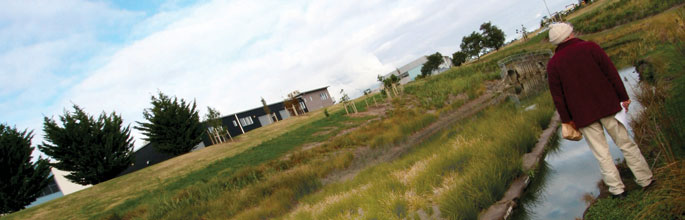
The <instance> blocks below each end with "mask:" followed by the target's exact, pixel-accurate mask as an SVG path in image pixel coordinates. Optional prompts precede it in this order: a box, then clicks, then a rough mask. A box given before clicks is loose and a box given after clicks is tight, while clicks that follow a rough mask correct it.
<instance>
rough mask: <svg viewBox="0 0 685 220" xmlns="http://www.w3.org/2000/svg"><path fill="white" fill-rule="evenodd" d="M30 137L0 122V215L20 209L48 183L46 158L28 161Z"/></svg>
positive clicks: (32, 199) (29, 157)
mask: <svg viewBox="0 0 685 220" xmlns="http://www.w3.org/2000/svg"><path fill="white" fill-rule="evenodd" d="M32 138H33V132H27V131H26V130H24V131H18V130H17V129H16V128H11V127H9V126H7V125H4V124H0V152H2V154H0V166H1V167H2V172H0V214H3V213H9V212H15V211H19V210H21V209H23V208H24V207H25V206H27V205H28V204H31V203H32V202H33V201H36V198H37V197H38V195H40V191H41V190H42V189H43V188H45V187H46V186H47V185H48V175H49V174H50V166H49V165H48V161H47V160H45V159H43V158H38V160H36V161H35V162H33V163H32V162H31V153H32V152H33V149H34V148H33V147H31V139H32Z"/></svg>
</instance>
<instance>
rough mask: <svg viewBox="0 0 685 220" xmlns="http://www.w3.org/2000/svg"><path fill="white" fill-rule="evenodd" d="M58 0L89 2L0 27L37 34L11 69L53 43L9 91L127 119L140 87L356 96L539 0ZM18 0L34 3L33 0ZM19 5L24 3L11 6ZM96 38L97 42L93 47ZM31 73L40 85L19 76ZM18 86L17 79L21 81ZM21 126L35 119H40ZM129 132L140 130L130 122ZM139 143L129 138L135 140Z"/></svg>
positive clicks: (188, 92) (208, 99)
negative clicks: (152, 1)
mask: <svg viewBox="0 0 685 220" xmlns="http://www.w3.org/2000/svg"><path fill="white" fill-rule="evenodd" d="M59 3H60V4H62V5H60V4H58V3H55V4H57V5H56V6H55V7H56V8H57V9H59V10H61V9H62V8H64V10H68V9H70V8H77V9H83V10H87V11H88V12H79V13H76V12H74V13H67V12H60V13H57V12H50V13H45V14H46V15H44V16H37V17H41V19H43V20H46V21H45V22H42V23H41V22H38V24H40V25H36V26H38V28H34V29H30V28H28V29H27V28H25V29H8V30H2V31H0V39H3V38H2V37H1V36H6V35H8V34H7V33H8V32H9V31H18V32H21V33H22V34H23V36H29V35H32V34H33V33H35V34H37V35H41V36H43V35H44V36H45V37H41V38H40V39H38V38H37V39H38V40H35V41H26V42H29V43H30V45H28V46H26V47H13V48H14V49H13V51H19V52H16V54H11V53H5V54H4V55H6V56H4V57H6V60H4V61H6V62H7V63H15V67H16V68H15V69H22V68H21V67H23V66H27V65H30V64H31V63H32V60H31V59H24V60H23V61H22V62H15V61H12V60H11V59H15V58H16V57H20V56H27V55H29V54H31V53H30V51H31V50H30V48H38V47H39V46H41V45H44V46H42V47H43V48H49V47H50V48H57V49H35V51H37V52H36V54H42V55H43V56H40V55H37V56H35V57H36V58H37V59H36V61H37V62H35V65H33V68H35V69H36V70H35V71H31V72H33V73H32V74H33V75H26V76H21V75H20V74H18V70H17V71H13V72H11V73H7V75H11V76H12V77H14V78H13V79H16V81H22V80H23V81H26V82H25V83H22V84H18V85H19V86H17V87H16V88H14V89H11V90H10V92H8V94H9V93H11V92H17V91H19V93H21V94H23V95H24V96H31V94H33V93H41V92H43V93H47V94H50V95H42V96H39V98H40V97H42V100H49V101H50V102H54V103H53V104H52V105H50V106H48V107H45V106H40V107H37V108H41V109H40V111H39V112H40V113H44V114H46V115H48V116H49V115H58V114H61V113H62V108H65V107H70V105H71V103H72V102H73V103H75V104H78V105H81V106H82V107H84V108H85V109H86V111H88V112H90V113H92V114H99V113H100V112H101V111H103V110H104V111H106V112H111V111H116V112H117V113H120V114H122V115H123V117H124V119H125V123H134V121H140V120H142V111H143V109H144V108H148V107H149V99H150V96H151V95H153V94H155V93H156V91H158V90H160V91H162V92H164V93H166V94H168V95H176V96H178V97H180V98H184V99H196V100H197V103H198V107H199V108H200V109H201V110H202V112H204V110H205V109H206V106H212V107H215V108H218V109H219V110H220V111H221V112H222V113H224V114H229V113H233V112H236V111H242V110H245V109H247V108H252V107H258V106H259V105H260V102H259V100H260V97H264V98H265V99H266V100H267V101H268V102H277V101H281V100H282V98H283V96H285V94H287V93H288V92H290V91H292V90H301V91H302V90H308V89H313V88H318V87H321V86H326V85H329V86H331V88H329V91H330V92H331V95H333V96H334V97H339V96H340V95H339V94H338V91H340V89H345V91H347V92H348V93H349V94H350V95H352V96H355V95H358V94H360V93H361V91H362V90H364V89H366V88H369V87H371V86H372V85H373V84H375V83H376V82H375V81H376V80H375V78H376V75H379V74H385V73H387V72H389V71H391V70H393V69H394V68H395V67H399V66H401V65H404V64H405V63H407V62H409V61H411V60H414V59H416V58H417V57H419V56H422V55H427V54H431V53H434V52H435V51H439V52H441V53H443V55H451V53H453V52H455V51H456V50H458V46H459V43H460V40H461V37H462V36H464V35H466V34H468V33H470V32H471V31H474V30H477V29H478V26H479V25H480V24H481V23H483V22H486V21H488V20H490V21H492V23H493V24H495V25H497V26H499V27H502V29H504V30H505V32H507V33H508V34H509V33H512V32H513V31H514V29H515V28H516V27H520V26H519V25H520V24H521V23H523V22H528V21H520V19H519V18H521V17H530V16H531V15H530V14H529V13H528V12H529V11H530V10H528V8H527V7H532V8H535V11H538V10H539V7H541V6H538V5H535V6H531V5H532V4H529V3H526V4H518V3H515V2H510V1H506V2H502V1H497V0H483V1H481V2H479V3H478V4H472V3H470V2H469V1H465V0H461V1H446V0H445V1H443V0H433V1H408V0H407V1H381V0H374V1H361V2H353V1H313V2H309V1H289V2H287V4H284V3H283V2H281V1H268V0H264V1H230V2H226V1H210V2H203V3H199V4H195V5H191V6H188V7H185V8H178V7H176V6H173V5H175V4H170V5H172V6H173V7H172V6H169V7H167V8H169V11H161V12H159V13H157V14H155V15H151V16H150V17H148V18H147V19H145V20H143V21H140V22H137V24H136V25H135V26H132V27H130V26H127V25H123V26H125V27H122V24H121V23H118V22H120V21H121V20H123V21H127V20H128V21H129V22H128V23H127V22H123V23H124V24H130V23H131V22H130V21H131V17H135V18H140V15H139V14H135V13H131V12H126V11H120V10H113V9H110V8H109V6H108V5H107V4H103V3H97V2H96V3H93V2H79V1H76V0H71V1H69V2H66V3H67V4H65V3H62V2H59ZM64 5H66V6H64ZM21 6H22V7H24V8H26V10H29V9H31V10H34V9H32V8H31V7H32V5H21ZM17 7H19V6H17ZM0 10H1V9H0ZM59 10H57V11H59ZM38 11H39V12H40V10H38ZM27 13H28V12H27ZM31 13H38V12H31ZM527 13H528V14H527ZM1 14H2V11H0V16H2V15H1ZM62 14H74V16H75V17H76V18H74V19H66V21H65V22H66V24H61V23H60V24H59V25H52V24H51V23H49V22H47V20H59V19H55V16H62ZM22 16H24V17H26V16H29V15H16V16H9V17H13V18H14V17H22ZM29 17H31V16H29ZM43 17H45V18H43ZM0 18H2V17H0ZM15 20H18V22H19V24H17V25H14V26H17V27H18V26H22V25H23V24H24V23H26V24H28V23H30V21H23V20H21V19H15ZM19 20H20V21H19ZM29 20H31V19H29ZM134 20H135V19H134ZM524 20H525V19H524ZM0 21H2V20H0ZM84 21H92V22H85V23H84ZM135 21H137V20H135ZM21 22H24V23H21ZM46 22H47V23H46ZM70 24H74V26H75V27H74V28H72V27H66V28H67V29H66V30H64V31H63V32H60V31H44V30H53V29H54V30H57V29H59V28H57V27H53V26H58V27H60V26H70ZM108 24H109V26H108ZM100 25H104V26H106V27H114V28H113V29H117V28H119V29H122V28H123V29H127V30H128V29H130V30H128V32H127V33H125V34H120V36H119V35H117V36H119V37H120V38H123V39H125V40H126V41H125V42H126V44H125V45H109V44H107V43H103V42H102V39H101V36H100V35H101V31H102V30H99V29H98V27H100ZM14 26H12V27H13V28H14ZM43 26H49V27H51V28H49V29H44V28H43ZM0 27H2V26H0ZM70 28H71V29H70ZM60 30H61V29H60ZM98 30H99V31H98ZM43 32H45V33H43ZM61 36H65V37H61ZM22 38H23V37H16V38H11V37H6V39H22ZM19 42H24V41H19ZM59 42H63V43H62V44H59ZM22 44H26V43H22ZM102 47H104V48H107V50H106V51H104V52H103V51H102V50H101V49H95V48H102ZM2 48H3V46H0V49H2ZM81 50H86V51H89V53H87V54H85V55H83V56H85V57H73V58H71V59H67V60H63V59H60V57H63V55H65V54H70V53H72V52H74V51H81ZM0 51H2V50H0ZM51 51H53V52H51ZM41 52H44V53H41ZM88 54H95V57H92V56H90V57H89V56H88ZM2 57H3V56H1V55H0V63H2V61H3V60H2V59H3V58H2ZM56 66H67V67H66V69H77V70H81V73H79V74H59V73H56V72H58V71H55V69H58V68H57V67H56ZM60 70H62V69H60ZM75 72H77V73H78V71H75ZM3 75H5V73H3ZM32 83H34V84H36V85H38V86H29V85H33V84H32ZM41 83H42V84H41ZM53 84H57V85H53ZM7 85H8V86H9V84H7ZM21 86H26V87H27V89H19V87H21ZM41 87H45V88H46V89H44V88H41ZM65 89H66V90H67V91H66V92H63V91H62V90H65ZM0 92H2V90H0ZM21 100H23V99H21ZM0 101H2V100H1V99H0ZM14 102H15V103H22V104H19V105H24V106H25V105H29V104H30V103H29V104H26V103H24V102H23V101H14ZM43 102H46V101H43ZM35 104H36V105H38V103H35ZM34 108H36V107H34ZM0 110H1V111H3V112H4V111H9V112H10V114H15V115H19V114H20V113H17V111H11V110H8V109H0ZM37 111H38V110H35V109H34V110H33V111H30V112H32V114H36V112H37ZM12 117H14V116H12ZM35 117H39V116H38V115H36V116H35ZM27 121H38V120H27ZM30 127H32V128H33V129H39V128H40V125H35V126H30ZM136 132H137V131H136ZM136 137H138V138H140V135H139V134H137V133H136ZM141 143H142V141H138V145H139V144H141Z"/></svg>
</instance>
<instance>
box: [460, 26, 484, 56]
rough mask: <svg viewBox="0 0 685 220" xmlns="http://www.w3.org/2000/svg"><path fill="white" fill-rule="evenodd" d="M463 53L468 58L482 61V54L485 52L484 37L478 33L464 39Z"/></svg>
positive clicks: (462, 44) (462, 41) (462, 43)
mask: <svg viewBox="0 0 685 220" xmlns="http://www.w3.org/2000/svg"><path fill="white" fill-rule="evenodd" d="M460 47H461V51H463V52H464V53H466V55H468V57H476V58H479V59H480V52H481V51H482V50H483V36H481V35H480V34H479V33H477V32H475V31H474V32H473V33H471V35H469V36H466V37H464V38H462V40H461V45H460Z"/></svg>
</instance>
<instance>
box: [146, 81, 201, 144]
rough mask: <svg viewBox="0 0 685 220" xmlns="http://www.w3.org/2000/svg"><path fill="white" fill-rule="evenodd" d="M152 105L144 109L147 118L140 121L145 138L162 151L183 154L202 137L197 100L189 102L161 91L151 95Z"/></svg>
mask: <svg viewBox="0 0 685 220" xmlns="http://www.w3.org/2000/svg"><path fill="white" fill-rule="evenodd" d="M151 104H152V108H148V109H145V111H143V117H144V118H145V120H147V122H137V123H138V125H139V126H136V127H135V128H136V129H138V130H140V131H141V132H142V133H143V134H144V135H145V136H147V137H146V138H143V140H146V141H148V142H150V144H152V146H153V147H155V148H157V149H158V150H159V151H161V152H165V153H170V154H173V155H180V154H184V153H187V152H190V151H191V150H192V149H193V147H195V146H196V145H197V144H199V143H200V142H201V141H202V133H203V132H204V131H203V128H202V124H201V123H200V116H199V114H198V111H197V109H196V107H197V106H196V104H195V101H193V102H192V103H186V101H185V100H183V99H180V100H179V99H178V98H176V97H173V99H172V98H171V97H169V96H167V95H164V94H163V93H162V92H159V94H158V95H157V96H156V97H155V96H152V98H151Z"/></svg>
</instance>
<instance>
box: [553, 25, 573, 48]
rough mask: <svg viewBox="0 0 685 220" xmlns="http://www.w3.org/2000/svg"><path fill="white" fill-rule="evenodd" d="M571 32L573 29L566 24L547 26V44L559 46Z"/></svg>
mask: <svg viewBox="0 0 685 220" xmlns="http://www.w3.org/2000/svg"><path fill="white" fill-rule="evenodd" d="M571 32H573V27H571V25H570V24H568V23H554V24H550V25H549V42H550V43H553V44H560V43H561V42H563V41H564V40H566V38H567V37H568V36H569V35H571Z"/></svg>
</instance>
